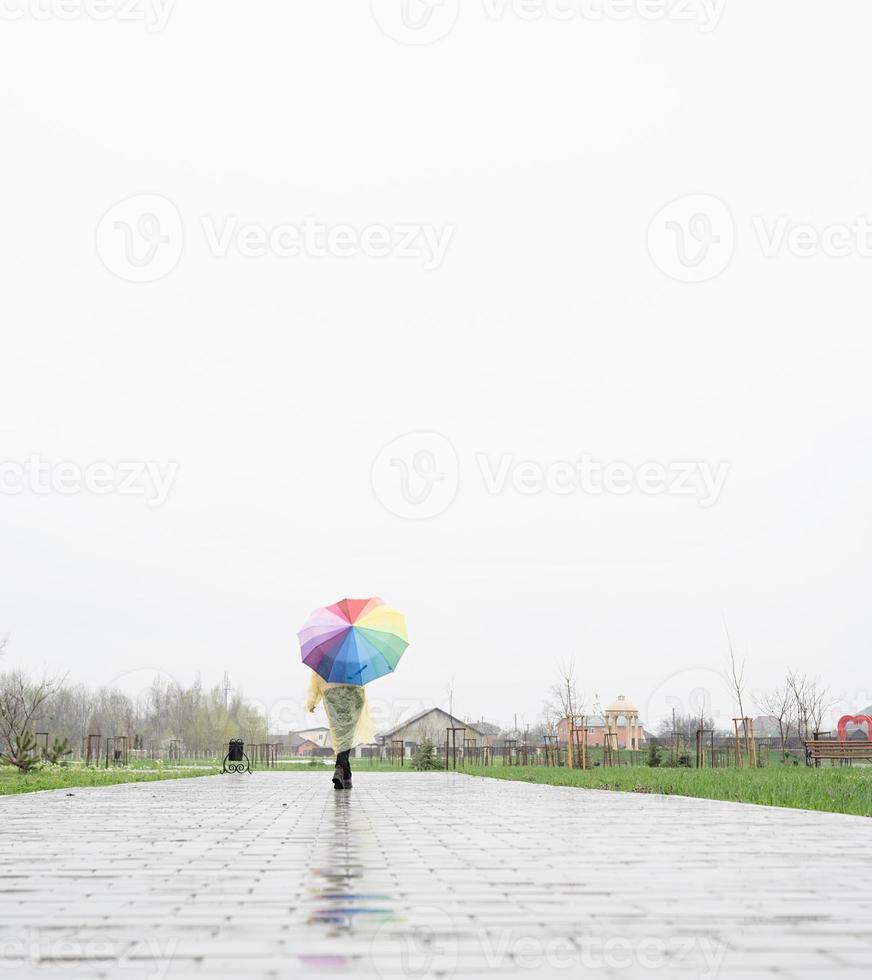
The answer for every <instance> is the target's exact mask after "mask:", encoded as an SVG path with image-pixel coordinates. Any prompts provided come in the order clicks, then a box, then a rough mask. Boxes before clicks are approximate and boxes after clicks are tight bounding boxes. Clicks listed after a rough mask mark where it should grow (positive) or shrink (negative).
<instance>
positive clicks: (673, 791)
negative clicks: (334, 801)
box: [460, 764, 872, 817]
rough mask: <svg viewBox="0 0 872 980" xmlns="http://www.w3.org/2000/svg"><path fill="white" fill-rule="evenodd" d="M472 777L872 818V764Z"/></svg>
mask: <svg viewBox="0 0 872 980" xmlns="http://www.w3.org/2000/svg"><path fill="white" fill-rule="evenodd" d="M460 771H462V772H465V773H468V774H469V775H471V776H484V777H491V778H493V779H514V780H520V781H521V782H527V783H544V784H548V785H551V786H579V787H585V788H588V789H606V790H618V791H623V792H629V793H663V794H666V795H676V796H695V797H701V798H703V799H707V800H734V801H736V802H739V803H762V804H765V805H767V806H782V807H792V808H796V809H802V810H825V811H827V812H830V813H853V814H856V815H858V816H863V817H872V766H855V767H852V768H836V767H831V766H823V767H821V768H820V769H810V768H806V767H805V766H803V767H793V766H789V767H788V766H771V767H767V768H764V769H651V768H649V767H647V766H621V767H615V768H608V769H606V768H596V769H587V770H584V771H581V770H578V769H554V768H545V767H539V766H529V767H523V766H501V765H499V764H497V765H495V766H488V767H481V768H472V767H470V768H466V769H462V770H460Z"/></svg>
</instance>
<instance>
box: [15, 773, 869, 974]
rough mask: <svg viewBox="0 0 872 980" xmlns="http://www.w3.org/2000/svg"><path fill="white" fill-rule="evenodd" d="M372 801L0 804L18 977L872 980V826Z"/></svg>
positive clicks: (146, 790) (790, 817)
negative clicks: (845, 979)
mask: <svg viewBox="0 0 872 980" xmlns="http://www.w3.org/2000/svg"><path fill="white" fill-rule="evenodd" d="M355 783H356V785H355V788H354V790H352V791H350V792H340V793H337V792H335V791H334V790H333V789H332V786H331V784H330V779H329V773H328V772H326V771H325V772H323V773H322V772H315V773H310V772H305V773H302V772H301V773H255V774H254V775H252V776H249V775H247V774H242V775H234V776H216V777H204V778H199V779H185V780H172V781H167V782H161V783H140V784H133V785H127V786H114V787H109V788H101V789H94V790H88V789H78V790H71V791H64V790H61V791H57V792H51V793H39V794H31V795H27V796H17V797H6V798H3V799H0V826H2V838H0V876H2V880H0V967H6V969H5V971H4V972H5V973H6V975H8V976H10V977H11V976H15V977H16V978H18V977H21V978H27V977H31V976H33V977H58V978H61V977H62V978H64V980H70V978H73V980H74V978H77V977H83V978H84V977H95V978H97V977H111V978H131V980H135V978H137V977H139V978H142V980H146V978H148V980H164V978H177V977H199V978H205V977H222V978H229V977H282V976H295V975H298V976H303V975H305V976H312V977H322V978H332V977H352V976H356V975H360V976H380V977H384V978H397V980H400V978H410V980H411V978H416V980H417V978H422V977H445V978H452V977H454V978H463V977H483V976H504V975H505V976H516V977H525V978H530V980H534V978H535V980H538V978H540V977H567V978H573V980H575V978H577V977H580V976H584V977H600V976H601V977H625V978H632V980H640V978H647V977H651V978H668V977H682V978H685V977H686V978H691V977H697V978H701V980H714V978H716V977H725V978H728V980H738V978H749V980H753V978H757V977H770V978H782V980H801V978H816V980H823V978H830V977H836V976H839V977H846V976H847V977H853V976H856V977H860V976H870V975H872V821H870V820H867V819H864V818H860V817H848V816H840V815H834V814H817V813H807V812H803V811H791V810H778V809H772V808H766V807H749V806H742V805H739V804H732V803H719V802H710V801H704V800H688V799H682V798H677V797H658V796H648V795H635V794H618V793H604V792H600V791H586V790H576V789H567V788H557V787H545V786H533V785H527V784H523V783H512V782H503V781H498V780H490V779H486V780H483V779H473V778H470V777H466V776H462V775H454V774H450V775H449V774H445V773H427V774H415V773H397V774H392V773H389V774H381V773H370V774H368V773H366V771H362V772H360V773H358V774H357V775H356V777H355ZM68 793H72V794H73V795H68Z"/></svg>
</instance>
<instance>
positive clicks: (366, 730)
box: [306, 672, 373, 789]
mask: <svg viewBox="0 0 872 980" xmlns="http://www.w3.org/2000/svg"><path fill="white" fill-rule="evenodd" d="M321 701H323V702H324V710H325V711H326V712H327V721H328V722H329V724H330V740H331V742H332V743H333V751H334V752H335V753H336V768H335V769H334V770H333V785H334V787H335V788H336V789H351V750H352V749H353V748H354V747H355V745H363V744H365V743H368V742H372V740H373V727H372V720H371V719H370V716H369V706H368V705H367V701H366V691H365V690H364V688H362V687H360V686H359V685H357V684H328V683H327V682H326V681H325V680H324V679H323V678H322V677H320V676H319V675H318V674H316V673H314V672H313V673H312V679H311V681H310V683H309V697H308V700H307V702H306V708H307V709H308V710H309V711H314V710H315V708H317V707H318V704H319V703H320V702H321Z"/></svg>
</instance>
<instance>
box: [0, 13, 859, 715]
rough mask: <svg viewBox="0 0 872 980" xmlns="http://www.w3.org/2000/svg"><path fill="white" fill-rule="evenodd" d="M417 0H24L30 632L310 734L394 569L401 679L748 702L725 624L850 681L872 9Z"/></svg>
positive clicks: (18, 572)
mask: <svg viewBox="0 0 872 980" xmlns="http://www.w3.org/2000/svg"><path fill="white" fill-rule="evenodd" d="M43 2H44V3H48V2H49V0H43ZM66 2H67V4H68V5H71V9H73V10H75V9H76V0H66ZM410 2H411V6H410V7H409V10H408V11H407V13H408V14H409V15H410V16H411V19H409V18H407V20H406V23H405V25H404V22H403V20H402V18H401V14H402V6H401V2H400V0H373V2H372V4H370V3H369V0H366V2H364V0H334V2H332V3H329V4H328V3H323V2H320V0H297V2H295V3H287V2H286V0H260V2H258V3H256V4H246V5H240V4H238V3H229V2H226V0H208V2H207V0H180V2H178V3H177V4H176V6H175V8H174V9H173V8H167V9H162V10H156V9H155V8H153V7H150V6H148V4H147V2H146V0H138V5H135V6H134V8H133V10H134V13H136V12H138V13H139V14H140V15H141V16H140V17H139V18H134V19H122V18H121V17H120V16H113V17H112V18H111V19H109V20H107V21H105V22H104V21H100V20H97V19H95V17H94V16H93V15H92V13H90V12H89V8H87V7H84V8H83V9H80V14H81V16H80V17H79V18H78V19H74V20H69V21H67V20H64V19H62V18H61V17H60V16H57V13H56V12H55V14H53V15H51V16H49V17H48V19H41V15H40V16H39V17H38V16H37V14H38V8H36V7H35V0H7V3H6V5H5V7H4V16H3V18H2V19H0V79H2V97H0V131H2V133H3V137H4V139H3V144H4V149H3V154H2V158H0V167H2V175H3V179H2V183H0V187H2V190H0V193H2V201H3V204H2V209H0V215H2V224H3V228H2V232H3V233H2V235H0V262H2V280H3V289H2V302H3V316H2V328H0V329H2V378H0V465H2V466H3V467H4V468H3V469H2V470H0V473H2V477H3V480H2V482H3V487H4V489H3V491H2V493H0V529H2V545H0V547H2V562H0V635H2V634H3V633H5V632H7V631H8V632H10V633H11V638H10V640H9V643H8V645H7V648H6V650H5V653H4V655H3V657H2V659H0V666H3V667H11V666H24V667H27V668H29V669H32V670H40V669H42V668H44V667H45V668H48V669H52V670H61V669H69V670H70V672H71V676H72V677H73V678H75V679H81V680H85V681H88V682H90V683H94V684H98V683H108V682H113V681H115V680H117V679H119V678H120V682H121V683H122V684H125V685H126V686H127V687H128V688H132V689H135V688H136V687H137V685H144V683H145V681H144V680H143V678H146V677H147V676H148V672H149V671H150V670H152V669H158V670H161V671H163V672H164V673H165V674H167V675H168V676H172V677H175V678H177V679H178V680H179V681H181V682H184V683H187V682H190V681H191V680H193V679H194V677H195V675H196V674H197V673H199V674H200V675H201V676H202V678H203V680H204V681H205V682H206V683H213V682H218V681H220V679H221V676H222V674H223V672H224V671H225V670H229V671H230V673H231V677H232V678H233V680H234V681H235V682H236V683H238V684H240V685H241V686H242V687H243V688H244V690H245V691H246V693H247V694H248V695H250V696H251V697H252V698H257V699H259V700H261V701H263V702H264V703H265V704H267V705H268V706H270V707H271V708H272V709H273V710H274V712H275V714H276V716H277V717H278V718H279V724H284V723H285V722H287V723H288V726H287V727H295V726H294V724H293V722H294V720H295V719H294V718H292V717H291V716H292V715H293V714H294V711H293V708H292V707H289V704H291V703H292V702H293V701H294V700H295V699H298V698H299V697H300V696H301V695H302V691H303V689H304V687H305V682H306V679H307V678H306V670H305V668H303V667H302V666H301V665H300V664H299V652H298V647H297V644H296V639H295V635H294V634H295V630H296V629H297V628H298V627H299V626H300V624H301V623H302V621H303V620H304V619H305V618H306V616H307V615H308V613H309V612H310V611H311V609H312V608H313V607H315V606H318V605H323V604H326V603H329V602H332V601H335V600H336V599H339V598H341V597H343V596H346V595H350V596H369V595H380V596H383V597H384V598H385V599H386V600H388V601H389V602H390V603H391V604H393V605H395V606H396V607H398V608H399V609H401V610H403V611H404V612H405V613H406V615H407V619H408V624H409V631H410V635H411V639H412V645H411V647H410V648H409V650H408V652H407V654H406V656H405V658H404V659H403V661H402V663H401V665H400V668H399V669H398V671H397V673H396V675H395V676H393V677H391V678H386V679H384V680H382V681H380V682H379V683H378V685H377V689H376V686H374V687H373V690H372V696H373V697H374V698H376V699H378V701H379V703H380V705H381V706H382V707H383V708H384V710H385V711H386V713H391V712H396V711H397V710H406V709H409V710H411V709H412V708H415V707H417V706H419V705H422V706H423V705H426V704H429V703H431V702H438V703H445V702H446V685H447V682H448V679H449V678H450V677H452V676H453V677H454V678H455V686H456V694H455V708H456V711H457V712H459V713H461V714H464V715H470V716H474V717H476V718H478V717H481V716H484V717H486V718H488V719H490V720H493V721H496V722H500V723H503V724H509V723H511V722H512V719H513V715H514V714H515V713H517V714H518V716H519V718H521V719H523V720H525V721H526V722H529V723H533V722H535V721H536V720H538V718H539V716H540V711H541V705H542V702H543V700H544V699H545V696H546V693H547V688H548V687H549V685H550V684H551V683H552V682H553V681H554V680H555V679H556V675H557V665H558V663H559V661H560V660H561V659H563V658H566V657H568V656H570V655H574V656H575V658H576V661H577V663H578V668H579V674H580V683H581V686H582V688H583V689H584V690H585V691H586V692H587V694H588V695H589V702H590V704H591V706H592V705H593V696H594V693H595V692H596V693H598V695H599V697H600V699H601V700H602V702H603V703H605V702H607V701H610V700H612V699H613V698H614V697H615V696H616V695H617V694H619V693H622V694H626V695H627V696H628V697H630V698H632V699H633V700H634V701H635V702H636V703H637V704H638V705H639V707H640V709H641V710H642V712H643V717H644V718H645V720H646V721H647V722H648V723H649V725H653V724H654V723H656V721H657V716H658V715H662V714H665V713H666V711H667V710H668V707H669V705H670V704H678V705H679V706H681V705H682V704H687V703H689V699H691V698H692V693H691V692H692V691H694V690H697V689H703V690H709V691H711V693H712V697H713V698H714V701H715V707H716V710H717V712H718V713H719V715H720V717H721V718H726V717H728V716H729V711H730V706H729V701H728V699H727V697H726V693H725V690H724V689H723V686H722V684H721V682H720V681H719V680H718V678H717V676H716V672H717V671H719V670H722V668H723V664H724V653H725V641H724V631H723V624H722V616H726V618H727V620H728V622H729V624H730V627H731V630H732V632H733V634H734V637H735V639H736V642H737V645H738V647H739V648H740V649H741V650H742V651H745V650H747V652H748V682H749V688H752V689H753V688H766V687H770V686H772V685H773V684H774V683H776V682H777V681H778V680H779V679H780V677H781V676H782V675H783V672H784V670H785V668H786V666H787V665H791V666H793V667H795V668H798V669H800V670H806V671H808V672H810V673H812V674H815V673H816V674H821V675H822V676H823V677H824V679H825V680H826V681H827V682H828V683H829V684H830V685H831V687H832V688H833V690H834V691H835V692H836V693H837V694H838V695H839V696H840V698H842V699H843V703H844V706H845V707H846V708H852V709H856V708H861V707H863V706H864V705H866V704H867V703H869V702H870V701H872V681H870V679H869V674H868V664H869V636H870V629H869V599H868V597H869V591H870V569H869V561H868V544H869V535H870V518H869V513H870V499H872V497H870V486H872V463H870V434H869V410H870V402H872V394H870V391H872V386H870V385H869V381H868V378H869V369H870V362H872V357H870V355H872V335H870V322H869V321H870V314H869V282H870V270H872V258H870V255H872V236H870V235H869V234H868V230H867V229H865V227H864V224H863V223H864V221H866V220H867V218H868V219H869V220H872V164H870V161H872V131H870V127H869V125H868V104H867V103H868V99H867V94H868V51H867V47H868V38H869V36H870V29H872V8H870V5H869V4H868V2H865V0H842V2H841V3H839V4H836V5H829V6H827V7H826V8H824V7H822V6H821V5H820V4H819V3H812V2H809V0H781V2H775V0H770V2H767V3H765V4H760V3H756V4H755V3H750V2H741V0H727V3H726V5H725V6H723V7H722V6H721V5H720V4H717V5H716V7H715V8H712V5H711V2H707V3H703V2H702V0H690V4H689V8H686V9H687V10H689V11H690V14H689V16H690V18H691V19H684V18H686V17H688V13H687V12H686V10H685V8H684V6H682V7H681V8H676V7H674V6H673V5H672V2H671V0H669V3H668V5H667V7H665V8H662V9H661V10H660V13H661V14H663V15H664V16H663V17H662V18H660V19H646V17H643V16H642V13H643V12H647V14H648V16H653V15H656V13H657V10H658V3H657V0H648V2H647V3H642V2H641V0H640V2H639V3H630V4H629V5H627V4H624V5H621V4H615V5H614V7H608V5H607V7H606V12H605V16H603V17H602V18H599V19H597V18H595V17H594V16H593V15H592V13H591V10H592V9H595V10H599V9H600V8H601V4H600V3H596V4H593V7H592V6H591V3H590V2H585V3H581V0H578V2H574V0H565V2H564V3H563V4H562V5H555V4H554V3H548V4H544V3H543V6H542V10H541V14H542V16H541V17H540V18H539V19H533V20H528V19H525V18H523V17H520V16H518V15H517V13H516V12H514V10H513V7H512V4H510V3H509V4H506V5H505V6H504V7H503V5H502V4H501V3H499V2H497V0H463V5H462V9H460V10H458V4H457V3H456V2H452V0H446V3H445V4H444V5H442V6H438V7H437V8H435V9H433V10H428V9H427V8H426V7H423V6H420V0H410ZM664 2H665V0H664ZM82 3H83V4H84V3H85V0H82ZM558 6H559V7H560V9H567V10H569V14H568V15H564V17H563V18H561V17H560V16H559V10H558ZM627 6H628V7H629V17H628V19H619V15H621V12H622V11H623V10H624V9H625V8H626V7H627ZM526 7H529V3H528V4H527V5H526ZM526 7H525V8H524V9H526ZM534 8H535V5H533V8H531V9H534ZM39 9H42V8H39ZM109 9H111V8H109ZM519 9H520V8H519ZM682 10H685V13H684V14H682V13H681V11H682ZM10 11H11V12H12V13H10ZM501 11H502V13H500V12H501ZM652 11H653V15H652ZM16 12H17V13H21V15H22V16H21V17H18V18H17V19H10V18H11V17H12V16H13V15H14V14H15V13H16ZM115 13H117V14H119V15H120V9H119V10H116V11H115ZM458 13H459V16H458V17H457V18H456V22H455V15H456V14H458ZM166 15H168V18H167V16H166ZM164 21H165V22H164ZM421 41H432V42H433V43H428V44H422V43H418V42H421ZM409 42H412V43H409ZM131 198H132V199H133V200H132V201H130V200H128V199H131ZM125 201H126V202H127V203H125V204H121V205H120V206H118V207H116V205H119V202H125ZM672 202H674V203H672ZM667 206H668V207H667ZM664 208H665V209H666V210H665V211H664V210H663V209H664ZM104 216H106V217H105V218H104ZM245 226H251V227H250V228H248V230H242V231H241V229H244V227H245ZM801 226H809V227H805V228H804V227H801ZM319 229H320V230H319ZM867 239H868V240H867ZM325 251H326V252H327V254H322V252H325ZM380 252H381V253H384V252H388V253H389V254H380ZM292 253H293V254H292ZM410 433H411V434H412V435H408V434H410ZM401 437H405V438H401ZM395 440H398V441H395ZM385 447H388V448H387V449H386V450H385ZM383 450H385V451H384V452H383ZM584 456H587V457H589V461H590V462H591V465H592V466H594V467H595V466H596V465H605V464H621V463H623V464H627V465H626V467H625V468H624V469H620V468H618V469H616V468H615V467H614V466H613V467H612V470H611V471H610V472H611V476H612V477H614V481H616V482H614V483H613V484H610V487H609V488H608V490H607V492H598V491H597V487H599V488H600V489H602V485H601V484H597V483H596V477H595V475H593V476H591V472H592V471H591V470H590V469H588V471H587V475H586V478H585V479H584V480H582V479H581V478H576V476H574V475H573V470H572V469H571V467H570V465H567V464H572V465H574V464H576V463H577V462H578V460H579V459H580V458H582V457H584ZM33 457H37V458H38V463H39V467H41V469H38V470H37V471H36V476H35V477H34V471H35V467H34V464H33V462H32V459H33ZM122 462H123V463H125V464H133V466H134V470H127V469H125V468H124V467H123V466H122V465H121V464H122ZM524 463H532V464H533V465H532V466H527V467H523V466H521V464H524ZM645 463H651V464H654V466H653V468H649V469H648V470H646V471H645V473H644V474H642V471H641V470H640V467H642V464H645ZM61 464H72V466H71V467H68V468H67V469H66V470H60V471H59V469H58V468H59V467H60V465H61ZM95 464H105V466H103V467H102V468H101V469H98V470H97V471H95V470H94V465H95ZM146 466H148V467H151V469H150V470H143V467H146ZM519 466H521V468H520V469H519ZM155 467H157V468H158V471H159V472H160V474H162V476H161V479H163V478H167V479H168V480H169V484H168V485H165V486H164V487H163V491H162V490H161V485H160V483H159V482H157V483H156V482H155V481H154V480H153V478H152V477H153V474H154V473H155V472H157V471H156V470H155V469H154V468H155ZM136 468H138V469H136ZM136 472H140V473H141V474H142V475H141V476H140V477H139V478H138V480H139V484H141V485H145V488H146V490H147V493H146V494H145V495H134V494H131V493H129V492H126V491H127V488H126V487H125V483H126V482H127V481H128V480H129V479H130V478H131V477H132V476H134V475H135V474H136ZM128 473H130V476H128V475H127V474H128ZM149 473H151V474H152V477H149V475H148V474H149ZM46 474H47V475H46ZM77 474H78V476H77ZM628 474H629V476H628ZM640 474H641V475H640ZM646 474H647V475H646ZM682 474H684V475H683V476H682ZM718 474H720V475H721V476H719V475H718ZM724 475H726V480H725V482H724V481H723V480H722V479H721V477H722V476H724ZM679 477H680V478H681V483H680V484H679V482H677V481H679ZM707 477H708V478H710V479H713V480H714V481H715V483H714V484H713V486H716V489H717V492H716V493H712V492H709V490H706V486H707V484H706V483H705V482H704V481H705V479H706V478H707ZM640 479H642V480H650V481H653V482H649V483H646V486H648V487H649V492H647V493H643V492H642V491H641V490H640V489H639V486H638V483H636V482H634V481H637V480H640ZM46 480H48V485H49V487H51V486H52V480H53V481H54V488H53V489H49V490H48V492H39V490H40V487H41V486H42V485H43V483H44V482H45V481H46ZM77 480H78V481H79V483H78V484H77ZM143 480H145V481H146V484H142V481H143ZM149 480H151V482H150V483H149V482H148V481H149ZM628 480H629V492H621V491H623V490H624V489H626V488H627V486H628V483H627V481H628ZM41 481H42V482H41ZM591 481H593V482H591ZM694 481H695V482H694ZM86 484H87V485H86ZM77 486H78V487H80V492H74V491H75V490H76V488H77ZM681 486H683V487H684V489H685V490H690V491H691V492H686V493H679V492H676V491H677V490H678V489H680V487H681ZM97 489H102V490H103V492H99V493H98V492H96V490H97ZM61 491H64V492H61ZM164 491H166V492H164ZM164 496H165V497H166V499H165V500H164V499H163V497H164ZM288 699H290V701H289V700H288ZM279 716H280V717H279Z"/></svg>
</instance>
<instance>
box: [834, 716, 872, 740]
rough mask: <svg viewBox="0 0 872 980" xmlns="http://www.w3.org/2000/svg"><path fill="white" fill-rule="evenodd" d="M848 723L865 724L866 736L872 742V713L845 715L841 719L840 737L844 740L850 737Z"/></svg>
mask: <svg viewBox="0 0 872 980" xmlns="http://www.w3.org/2000/svg"><path fill="white" fill-rule="evenodd" d="M848 725H865V726H866V738H867V740H868V741H870V742H872V716H870V715H845V717H844V718H840V719H839V738H840V739H841V740H842V741H843V742H844V741H846V740H847V738H848Z"/></svg>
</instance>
